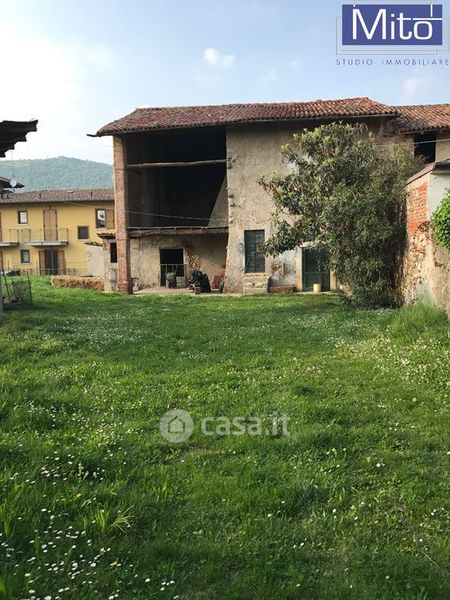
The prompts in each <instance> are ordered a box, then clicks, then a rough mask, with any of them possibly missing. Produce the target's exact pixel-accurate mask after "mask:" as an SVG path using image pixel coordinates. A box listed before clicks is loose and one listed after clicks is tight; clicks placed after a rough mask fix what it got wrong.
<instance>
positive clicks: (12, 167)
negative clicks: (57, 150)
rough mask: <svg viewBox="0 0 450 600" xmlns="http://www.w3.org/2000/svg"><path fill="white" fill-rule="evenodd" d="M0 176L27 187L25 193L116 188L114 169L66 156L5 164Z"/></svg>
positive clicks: (2, 166)
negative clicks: (113, 178)
mask: <svg viewBox="0 0 450 600" xmlns="http://www.w3.org/2000/svg"><path fill="white" fill-rule="evenodd" d="M0 175H2V176H3V177H9V178H10V179H16V180H17V181H19V182H20V183H23V184H24V186H25V188H24V189H23V190H22V191H24V192H29V191H33V190H47V189H48V190H52V189H53V190H57V189H58V190H59V189H60V190H72V189H84V188H110V187H112V185H113V182H112V167H111V165H107V164H104V163H99V162H94V161H92V160H80V159H78V158H67V157H66V156H59V157H57V158H45V159H34V160H2V161H1V162H0Z"/></svg>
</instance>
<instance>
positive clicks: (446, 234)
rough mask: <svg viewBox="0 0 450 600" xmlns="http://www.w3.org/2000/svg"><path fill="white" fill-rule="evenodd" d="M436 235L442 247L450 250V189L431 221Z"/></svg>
mask: <svg viewBox="0 0 450 600" xmlns="http://www.w3.org/2000/svg"><path fill="white" fill-rule="evenodd" d="M431 224H432V226H433V231H434V235H435V237H436V240H437V241H438V242H439V244H440V245H441V246H443V247H444V248H447V250H450V189H449V190H447V194H446V196H445V197H444V199H443V200H442V202H441V204H440V205H439V208H438V209H437V210H436V211H435V213H434V214H433V217H432V219H431Z"/></svg>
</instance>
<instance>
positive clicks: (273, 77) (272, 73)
mask: <svg viewBox="0 0 450 600" xmlns="http://www.w3.org/2000/svg"><path fill="white" fill-rule="evenodd" d="M261 79H262V81H263V82H264V83H276V82H277V81H278V80H279V76H278V71H277V70H276V69H269V70H268V71H266V72H265V73H263V75H262V77H261Z"/></svg>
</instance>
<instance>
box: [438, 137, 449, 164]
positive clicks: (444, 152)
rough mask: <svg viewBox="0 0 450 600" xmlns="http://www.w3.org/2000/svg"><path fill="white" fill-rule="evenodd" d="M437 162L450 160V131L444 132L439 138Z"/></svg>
mask: <svg viewBox="0 0 450 600" xmlns="http://www.w3.org/2000/svg"><path fill="white" fill-rule="evenodd" d="M436 160H437V161H440V160H450V131H443V132H442V133H440V134H439V135H438V136H437V140H436Z"/></svg>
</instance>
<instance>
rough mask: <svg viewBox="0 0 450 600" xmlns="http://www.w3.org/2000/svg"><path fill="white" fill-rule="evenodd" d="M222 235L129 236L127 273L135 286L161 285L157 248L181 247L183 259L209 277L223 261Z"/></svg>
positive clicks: (217, 271) (220, 266) (224, 255)
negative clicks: (129, 259) (129, 269)
mask: <svg viewBox="0 0 450 600" xmlns="http://www.w3.org/2000/svg"><path fill="white" fill-rule="evenodd" d="M226 240H227V238H226V235H220V234H217V235H207V234H203V235H197V236H196V235H188V236H182V235H178V236H169V235H163V236H151V237H143V238H137V239H132V240H131V241H130V244H131V250H130V254H131V277H132V279H133V280H134V281H135V282H136V284H137V285H138V286H139V288H141V289H142V288H146V287H159V286H160V285H161V279H160V275H161V270H160V255H159V251H160V249H165V248H183V250H184V263H185V264H187V265H188V266H189V267H190V269H191V270H193V269H198V270H200V271H203V272H204V273H206V274H207V275H208V277H209V279H210V281H212V279H213V277H214V275H217V274H218V273H220V271H221V270H222V269H223V266H224V265H225V262H226V243H227V241H226Z"/></svg>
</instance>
